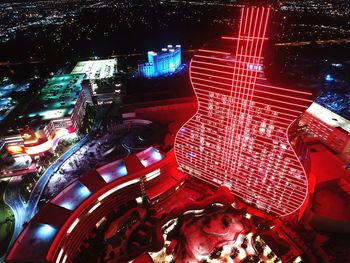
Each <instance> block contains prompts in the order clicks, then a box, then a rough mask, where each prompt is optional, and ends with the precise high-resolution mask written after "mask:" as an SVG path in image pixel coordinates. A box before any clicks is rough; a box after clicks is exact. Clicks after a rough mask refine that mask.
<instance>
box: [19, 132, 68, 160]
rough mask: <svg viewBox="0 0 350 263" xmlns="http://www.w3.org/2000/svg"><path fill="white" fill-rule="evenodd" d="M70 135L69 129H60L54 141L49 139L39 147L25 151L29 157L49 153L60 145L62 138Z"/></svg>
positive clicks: (28, 148)
mask: <svg viewBox="0 0 350 263" xmlns="http://www.w3.org/2000/svg"><path fill="white" fill-rule="evenodd" d="M68 133H69V131H68V130H67V129H64V128H63V129H59V130H57V131H56V132H55V136H54V138H53V139H51V138H49V139H48V140H47V141H46V142H44V143H42V144H39V145H35V146H31V147H24V148H23V151H24V152H25V153H27V154H29V155H37V154H40V153H44V152H47V151H49V150H51V149H52V148H53V147H55V146H56V145H57V144H58V142H59V139H60V138H62V137H63V136H65V135H67V134H68Z"/></svg>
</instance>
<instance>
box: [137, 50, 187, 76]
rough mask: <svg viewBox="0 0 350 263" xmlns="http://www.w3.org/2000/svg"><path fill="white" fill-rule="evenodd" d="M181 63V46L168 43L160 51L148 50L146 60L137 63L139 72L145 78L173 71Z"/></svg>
mask: <svg viewBox="0 0 350 263" xmlns="http://www.w3.org/2000/svg"><path fill="white" fill-rule="evenodd" d="M180 65H181V46H180V45H176V46H175V47H173V46H172V45H168V47H167V48H163V49H162V51H161V52H160V53H156V52H154V51H148V62H147V63H144V64H140V65H139V73H140V75H141V76H143V77H146V78H154V77H160V76H163V75H166V74H170V73H173V72H175V71H176V70H177V69H178V68H179V66H180Z"/></svg>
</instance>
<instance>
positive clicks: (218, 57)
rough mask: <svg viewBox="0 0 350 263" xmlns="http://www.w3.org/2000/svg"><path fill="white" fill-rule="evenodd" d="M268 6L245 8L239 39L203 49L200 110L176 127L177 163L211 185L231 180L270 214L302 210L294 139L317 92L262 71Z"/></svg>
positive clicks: (197, 59) (196, 84)
mask: <svg viewBox="0 0 350 263" xmlns="http://www.w3.org/2000/svg"><path fill="white" fill-rule="evenodd" d="M270 13H271V8H270V7H244V8H242V10H241V21H240V25H239V34H238V37H224V38H222V41H225V42H229V43H230V45H223V46H224V47H226V50H225V48H223V49H220V50H219V49H218V48H217V49H215V50H214V49H200V50H199V52H198V53H197V54H196V55H195V56H194V58H193V59H192V61H191V65H190V79H191V83H192V86H193V88H194V92H195V94H196V97H197V101H198V110H197V113H196V114H195V115H194V116H193V117H192V118H191V119H190V120H189V121H188V122H187V123H185V125H184V126H183V127H182V128H181V129H180V130H179V132H178V134H177V137H176V141H175V154H176V158H177V161H178V163H179V166H180V168H181V169H182V170H183V171H184V172H186V173H187V174H189V175H192V176H195V177H198V178H200V179H202V180H204V181H207V182H209V183H211V184H214V185H217V186H221V185H226V186H228V187H229V188H230V190H231V192H232V193H233V194H234V195H235V196H237V197H240V198H242V199H243V200H244V201H246V202H248V203H252V204H254V205H255V206H256V207H258V208H260V209H262V210H265V211H267V212H269V213H271V214H273V215H278V216H283V215H287V214H290V213H293V212H295V211H296V210H298V209H299V208H300V207H301V205H302V204H303V203H304V201H305V199H306V197H307V193H308V180H307V174H306V172H305V169H304V167H303V165H302V163H301V161H302V160H303V158H304V156H298V155H297V154H296V152H295V150H294V149H293V147H292V145H291V137H292V136H293V135H294V133H295V129H296V128H297V125H298V117H299V116H300V115H301V114H302V113H303V112H304V111H305V110H306V109H307V108H308V107H309V106H310V105H311V103H312V102H313V99H314V96H315V94H314V92H313V91H308V90H301V89H295V88H285V87H278V86H274V85H271V84H270V83H269V82H268V81H267V79H266V78H265V76H264V73H263V64H262V62H263V57H262V53H263V44H264V42H265V40H266V35H267V27H268V24H269V17H270Z"/></svg>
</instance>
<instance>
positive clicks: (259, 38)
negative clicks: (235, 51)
mask: <svg viewBox="0 0 350 263" xmlns="http://www.w3.org/2000/svg"><path fill="white" fill-rule="evenodd" d="M221 38H222V39H227V40H248V41H253V40H269V39H268V38H266V37H241V38H237V37H221Z"/></svg>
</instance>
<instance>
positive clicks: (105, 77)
mask: <svg viewBox="0 0 350 263" xmlns="http://www.w3.org/2000/svg"><path fill="white" fill-rule="evenodd" d="M117 66H118V61H117V59H104V60H89V61H81V62H78V63H77V65H76V66H75V68H74V69H73V70H72V74H77V73H79V74H80V73H83V74H85V80H86V81H87V82H88V87H89V89H90V92H91V94H92V95H93V97H94V99H95V101H96V103H97V104H98V105H104V104H111V103H113V102H114V101H115V100H116V98H118V97H119V96H120V92H121V90H120V86H121V84H120V83H119V82H116V80H115V79H114V77H115V76H116V74H117V73H118V68H117Z"/></svg>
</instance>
